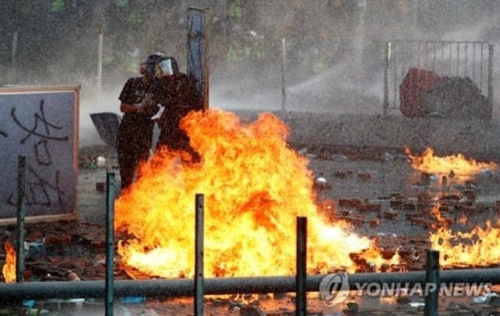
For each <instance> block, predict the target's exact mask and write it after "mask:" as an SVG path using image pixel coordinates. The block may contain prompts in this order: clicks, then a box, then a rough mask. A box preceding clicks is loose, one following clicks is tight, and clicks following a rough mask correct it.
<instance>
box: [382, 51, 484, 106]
mask: <svg viewBox="0 0 500 316" xmlns="http://www.w3.org/2000/svg"><path fill="white" fill-rule="evenodd" d="M411 68H416V69H422V70H425V71H429V72H433V73H435V74H437V75H439V76H441V77H445V76H446V77H468V78H470V79H471V80H472V81H473V82H474V83H475V84H476V85H477V86H478V88H479V89H480V90H481V93H482V94H483V95H484V96H485V97H486V98H487V100H488V104H489V106H490V108H492V106H493V89H492V81H493V78H492V73H493V45H492V44H490V43H487V42H478V41H471V42H469V41H465V42H452V41H390V42H387V43H386V49H385V69H384V101H383V108H384V116H386V115H388V114H389V112H390V111H391V110H399V109H400V106H401V104H400V97H401V96H400V89H399V87H400V84H401V83H402V81H403V79H404V78H405V75H406V74H407V72H408V71H409V69H411ZM419 80H421V79H420V78H419ZM425 80H426V79H425V78H424V81H425Z"/></svg>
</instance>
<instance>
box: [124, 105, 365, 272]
mask: <svg viewBox="0 0 500 316" xmlns="http://www.w3.org/2000/svg"><path fill="white" fill-rule="evenodd" d="M181 124H182V125H181V126H182V127H183V128H184V129H185V130H186V131H188V134H189V137H190V139H191V145H192V147H193V148H194V149H195V150H196V151H197V152H198V153H199V154H200V156H201V157H202V162H201V163H182V162H181V161H182V159H183V157H181V154H180V153H178V152H172V151H163V152H159V153H158V154H156V155H155V156H154V157H152V159H151V160H150V162H149V163H147V164H143V165H142V166H141V171H140V173H141V175H142V176H141V178H140V179H139V181H137V182H136V183H134V185H133V186H132V188H131V190H130V191H129V192H126V193H125V194H122V195H121V196H120V198H119V199H118V200H117V201H116V205H115V206H116V207H115V212H116V217H115V218H116V221H115V228H116V230H117V231H121V232H125V233H127V234H129V236H132V238H130V239H128V240H123V241H121V242H120V243H119V245H118V253H119V255H120V256H121V257H122V258H121V260H122V262H124V263H126V264H127V265H128V266H130V267H133V268H135V269H137V270H139V271H140V272H142V273H145V274H148V275H152V276H160V277H192V276H193V274H194V245H195V240H194V239H195V234H194V227H195V222H194V221H195V210H194V206H195V203H194V201H195V199H194V197H195V195H196V194H198V193H202V194H203V195H204V211H205V216H204V227H205V237H204V241H205V245H204V260H205V275H206V276H207V277H221V276H264V275H290V274H294V273H295V255H296V217H297V216H307V218H308V236H307V241H308V244H307V248H308V258H307V260H308V263H307V266H308V268H309V269H310V271H313V272H316V273H328V272H331V271H332V270H335V269H344V270H347V271H354V270H355V269H356V267H355V265H354V264H353V262H352V261H351V260H350V257H349V254H350V253H351V252H359V251H361V250H363V249H367V248H369V247H370V246H371V241H370V240H369V239H368V238H366V237H358V236H357V235H356V234H354V233H352V232H351V229H350V227H348V226H347V225H346V224H345V223H341V222H335V223H333V224H331V223H329V222H328V219H327V218H326V217H325V216H324V214H322V213H321V212H319V206H318V205H317V204H316V203H315V199H316V196H315V193H314V192H315V191H314V189H313V185H314V177H313V176H312V172H311V171H310V170H308V169H307V164H308V160H307V159H306V158H305V157H304V156H301V155H299V154H298V153H297V152H296V151H294V150H293V149H291V148H290V147H289V146H288V145H287V143H286V141H285V139H286V137H287V136H288V134H289V132H290V131H289V128H288V127H287V126H286V125H285V124H283V123H282V122H281V121H280V120H279V119H278V118H277V117H275V116H274V115H272V114H270V113H264V114H262V115H261V116H260V117H259V119H258V120H256V121H255V122H253V123H251V124H248V125H243V124H241V123H240V121H239V118H238V117H237V116H236V115H235V114H232V113H228V112H224V111H222V110H218V109H211V110H208V111H205V112H198V113H195V112H192V113H190V114H188V115H187V116H186V117H185V118H184V119H183V120H182V122H181Z"/></svg>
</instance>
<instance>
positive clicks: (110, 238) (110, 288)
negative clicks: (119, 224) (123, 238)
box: [105, 172, 115, 316]
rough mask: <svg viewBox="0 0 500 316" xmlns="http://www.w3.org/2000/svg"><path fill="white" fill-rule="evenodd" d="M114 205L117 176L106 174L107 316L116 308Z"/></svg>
mask: <svg viewBox="0 0 500 316" xmlns="http://www.w3.org/2000/svg"><path fill="white" fill-rule="evenodd" d="M114 204H115V174H114V173H112V172H108V173H107V174H106V283H105V292H106V308H105V309H106V316H113V307H114V304H113V302H114V251H115V247H114V239H115V237H114V229H115V227H114V212H115V211H114Z"/></svg>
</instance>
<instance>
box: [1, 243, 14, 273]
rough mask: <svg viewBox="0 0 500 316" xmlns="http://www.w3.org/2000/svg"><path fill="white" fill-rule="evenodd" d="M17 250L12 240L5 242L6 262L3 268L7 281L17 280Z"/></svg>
mask: <svg viewBox="0 0 500 316" xmlns="http://www.w3.org/2000/svg"><path fill="white" fill-rule="evenodd" d="M16 257H17V256H16V250H15V249H14V246H12V244H11V243H10V241H8V240H7V241H6V242H5V264H4V266H3V268H2V273H3V277H4V279H5V283H13V282H16Z"/></svg>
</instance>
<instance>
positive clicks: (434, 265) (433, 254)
mask: <svg viewBox="0 0 500 316" xmlns="http://www.w3.org/2000/svg"><path fill="white" fill-rule="evenodd" d="M440 283H441V282H440V281H439V251H436V250H427V263H426V274H425V287H424V291H425V292H424V294H425V310H424V315H425V316H437V315H438V301H439V290H440V286H441V285H440ZM430 287H432V289H430Z"/></svg>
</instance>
